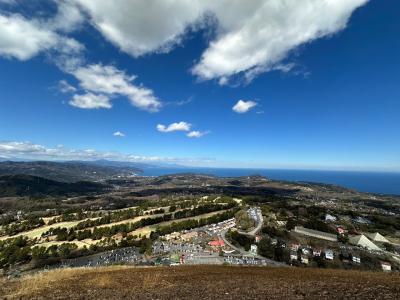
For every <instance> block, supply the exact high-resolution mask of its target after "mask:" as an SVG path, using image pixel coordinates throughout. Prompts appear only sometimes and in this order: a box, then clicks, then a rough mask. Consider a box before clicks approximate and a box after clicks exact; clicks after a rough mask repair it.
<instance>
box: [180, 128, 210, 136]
mask: <svg viewBox="0 0 400 300" xmlns="http://www.w3.org/2000/svg"><path fill="white" fill-rule="evenodd" d="M209 133H210V132H209V131H197V130H193V131H190V132H188V133H187V134H186V136H187V137H189V138H201V137H202V136H205V135H206V134H209Z"/></svg>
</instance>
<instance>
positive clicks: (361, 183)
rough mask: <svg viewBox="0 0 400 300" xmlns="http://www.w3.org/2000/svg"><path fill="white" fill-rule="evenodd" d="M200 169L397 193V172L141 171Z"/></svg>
mask: <svg viewBox="0 0 400 300" xmlns="http://www.w3.org/2000/svg"><path fill="white" fill-rule="evenodd" d="M176 173H200V174H210V175H215V176H220V177H238V176H249V175H262V176H265V177H267V178H270V179H275V180H287V181H308V182H318V183H327V184H335V185H340V186H343V187H347V188H351V189H356V190H358V191H361V192H369V193H379V194H393V195H400V173H389V172H354V171H320V170H275V169H225V168H146V169H144V172H143V174H142V175H144V176H160V175H168V174H176Z"/></svg>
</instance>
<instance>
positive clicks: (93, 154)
mask: <svg viewBox="0 0 400 300" xmlns="http://www.w3.org/2000/svg"><path fill="white" fill-rule="evenodd" d="M0 156H1V157H4V158H7V159H11V160H12V159H15V158H20V159H37V160H85V161H90V160H99V159H107V160H113V161H128V162H149V163H151V162H165V163H182V164H189V165H191V164H201V163H206V162H210V161H211V159H209V158H179V157H178V158H177V157H161V156H144V155H136V154H129V153H120V152H111V151H97V150H94V149H68V148H66V147H64V146H62V145H59V146H57V147H54V148H49V147H45V146H43V145H38V144H34V143H31V142H15V141H8V142H6V141H0Z"/></svg>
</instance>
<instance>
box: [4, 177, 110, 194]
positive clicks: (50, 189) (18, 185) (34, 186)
mask: <svg viewBox="0 0 400 300" xmlns="http://www.w3.org/2000/svg"><path fill="white" fill-rule="evenodd" d="M107 188H108V186H107V185H104V184H100V183H95V182H85V181H80V182H72V183H71V182H59V181H54V180H49V179H45V178H41V177H37V176H30V175H7V176H0V197H14V196H75V195H76V196H77V195H85V194H91V193H98V192H102V191H105V190H107Z"/></svg>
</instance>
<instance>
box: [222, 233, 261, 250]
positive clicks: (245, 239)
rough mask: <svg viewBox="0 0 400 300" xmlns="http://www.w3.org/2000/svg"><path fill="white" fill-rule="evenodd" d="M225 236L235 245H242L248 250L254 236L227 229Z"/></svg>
mask: <svg viewBox="0 0 400 300" xmlns="http://www.w3.org/2000/svg"><path fill="white" fill-rule="evenodd" d="M226 237H227V238H228V239H229V240H230V241H231V242H232V243H233V244H234V245H236V246H240V247H243V248H244V250H246V251H248V250H250V246H251V244H254V238H252V237H249V236H247V235H244V234H240V233H239V232H237V231H234V230H229V231H228V232H227V234H226Z"/></svg>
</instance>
